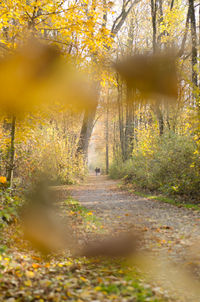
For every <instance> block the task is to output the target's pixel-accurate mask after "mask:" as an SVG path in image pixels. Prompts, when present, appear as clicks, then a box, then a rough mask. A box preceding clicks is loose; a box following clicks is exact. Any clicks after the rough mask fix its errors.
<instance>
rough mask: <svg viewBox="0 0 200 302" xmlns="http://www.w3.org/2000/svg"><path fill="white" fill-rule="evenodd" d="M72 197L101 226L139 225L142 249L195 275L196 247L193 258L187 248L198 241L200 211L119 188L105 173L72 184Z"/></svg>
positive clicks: (198, 268)
mask: <svg viewBox="0 0 200 302" xmlns="http://www.w3.org/2000/svg"><path fill="white" fill-rule="evenodd" d="M72 196H73V197H74V198H75V199H77V200H78V201H79V202H80V203H81V204H82V205H83V206H85V207H86V208H88V209H89V210H90V211H92V212H94V214H95V215H96V216H98V217H100V218H101V223H102V224H103V226H104V228H105V229H109V231H110V232H112V233H113V232H114V231H117V232H118V231H120V230H121V231H123V230H127V229H131V228H133V229H135V228H138V227H139V228H140V229H141V230H143V231H144V237H145V242H146V246H145V249H148V250H151V251H153V253H154V255H157V254H158V255H160V254H162V253H164V255H165V256H164V257H166V259H169V260H170V262H172V261H173V263H180V264H181V265H184V266H187V267H188V268H189V269H192V272H195V274H197V275H198V276H199V272H200V265H199V263H200V259H199V250H198V251H197V250H194V251H193V252H194V254H195V255H194V257H193V255H192V252H191V250H192V249H193V247H194V244H195V243H198V242H200V212H198V211H194V210H191V209H187V208H183V207H177V206H174V205H171V204H168V203H164V202H162V201H156V200H150V199H147V198H143V197H138V196H136V195H133V194H129V193H127V192H125V191H121V190H120V189H119V188H118V186H117V182H116V181H113V180H109V179H107V178H106V177H105V176H89V177H88V180H87V182H86V183H85V184H82V185H79V186H76V187H74V189H73V192H72ZM191 247H192V248H191ZM199 301H200V299H199Z"/></svg>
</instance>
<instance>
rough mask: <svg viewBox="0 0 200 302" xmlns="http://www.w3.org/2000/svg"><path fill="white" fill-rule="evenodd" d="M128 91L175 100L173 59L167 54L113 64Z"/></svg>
mask: <svg viewBox="0 0 200 302" xmlns="http://www.w3.org/2000/svg"><path fill="white" fill-rule="evenodd" d="M115 68H116V70H117V71H118V72H119V74H120V75H121V76H122V78H123V79H124V80H125V81H126V83H127V86H128V89H129V90H131V89H134V90H135V89H138V90H139V91H140V92H141V93H142V95H143V96H144V97H151V96H154V95H155V94H158V95H162V96H166V97H170V98H176V97H177V94H178V85H177V71H176V64H175V57H174V56H171V55H169V54H157V55H135V56H132V57H128V58H126V59H123V60H121V61H119V62H117V63H116V64H115Z"/></svg>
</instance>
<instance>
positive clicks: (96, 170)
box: [94, 167, 99, 176]
mask: <svg viewBox="0 0 200 302" xmlns="http://www.w3.org/2000/svg"><path fill="white" fill-rule="evenodd" d="M94 171H95V172H96V176H97V175H98V171H99V169H98V168H97V167H96V169H95V170H94Z"/></svg>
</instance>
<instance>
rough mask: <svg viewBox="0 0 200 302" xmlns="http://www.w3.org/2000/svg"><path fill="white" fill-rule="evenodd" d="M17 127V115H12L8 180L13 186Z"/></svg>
mask: <svg viewBox="0 0 200 302" xmlns="http://www.w3.org/2000/svg"><path fill="white" fill-rule="evenodd" d="M15 128H16V117H15V116H13V117H12V122H11V132H10V139H11V140H10V152H9V164H8V170H7V181H8V183H9V184H10V187H11V188H12V185H13V171H14V160H15Z"/></svg>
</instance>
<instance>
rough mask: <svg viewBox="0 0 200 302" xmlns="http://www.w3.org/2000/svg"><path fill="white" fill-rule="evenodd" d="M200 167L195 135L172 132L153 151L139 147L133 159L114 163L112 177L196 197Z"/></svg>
mask: <svg viewBox="0 0 200 302" xmlns="http://www.w3.org/2000/svg"><path fill="white" fill-rule="evenodd" d="M151 151H152V150H151ZM199 167H200V158H199V154H198V152H197V146H196V145H195V143H194V141H193V140H192V138H191V137H189V136H188V137H186V136H184V137H183V136H178V135H175V134H173V135H172V134H171V135H170V136H169V134H168V135H166V136H163V137H162V138H159V139H158V141H157V145H156V148H154V150H153V152H150V153H148V152H144V151H143V150H142V148H140V149H139V148H138V149H135V150H134V152H133V155H132V158H131V159H130V160H128V161H126V162H124V163H123V162H119V161H118V162H114V163H113V165H112V166H111V169H110V176H111V177H112V178H124V180H125V181H127V182H131V183H134V184H136V185H137V187H140V188H141V189H148V190H151V191H153V190H156V191H160V192H162V193H167V194H179V195H182V194H184V195H190V196H191V197H196V196H199V195H200V170H199Z"/></svg>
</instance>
